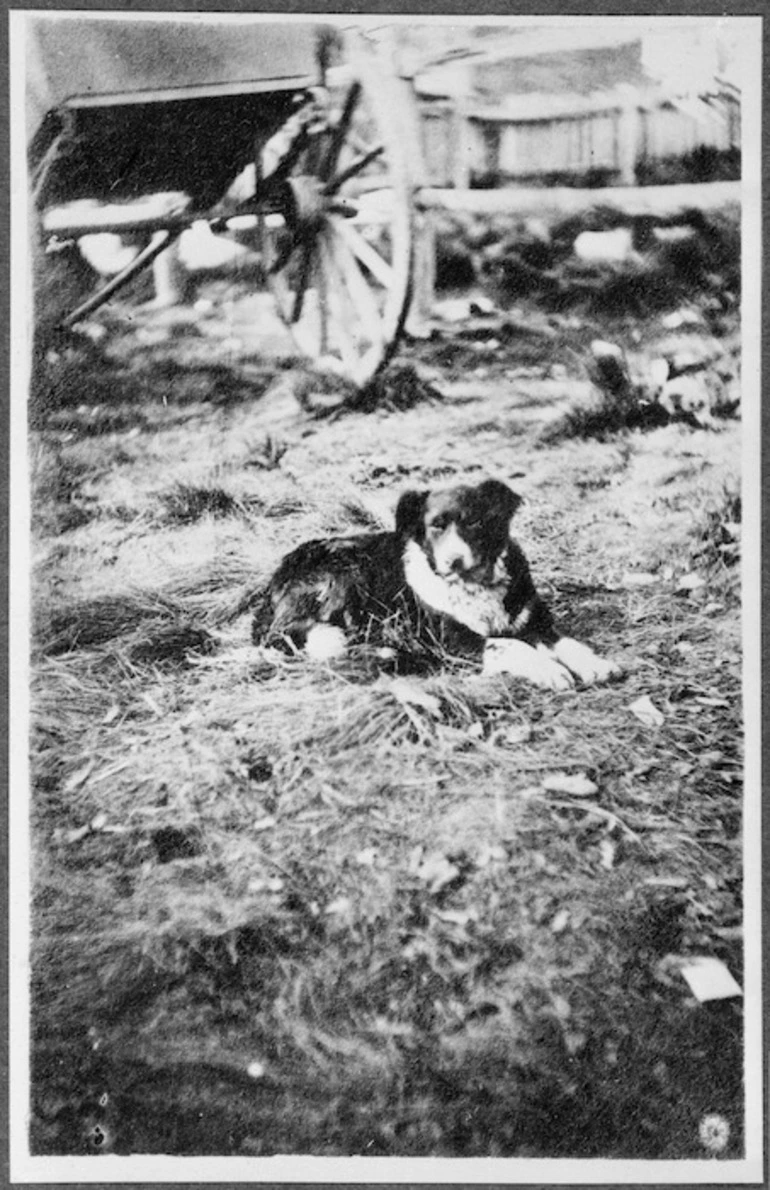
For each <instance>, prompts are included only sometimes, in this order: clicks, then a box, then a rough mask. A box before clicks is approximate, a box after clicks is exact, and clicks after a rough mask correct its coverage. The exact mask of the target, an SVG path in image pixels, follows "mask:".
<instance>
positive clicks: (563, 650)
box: [551, 636, 622, 686]
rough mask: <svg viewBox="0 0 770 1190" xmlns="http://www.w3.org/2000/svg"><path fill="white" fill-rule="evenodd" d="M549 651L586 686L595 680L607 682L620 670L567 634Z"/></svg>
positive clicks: (617, 674)
mask: <svg viewBox="0 0 770 1190" xmlns="http://www.w3.org/2000/svg"><path fill="white" fill-rule="evenodd" d="M551 653H552V654H553V656H554V657H555V658H556V660H557V661H559V662H561V664H562V665H565V666H566V667H567V669H569V670H570V672H571V673H573V674H575V676H576V677H578V678H580V681H581V682H584V683H585V685H586V686H591V685H593V684H594V683H596V682H609V681H610V679H611V678H617V677H619V676H620V674H621V672H622V670H621V668H620V666H619V665H617V664H616V662H614V661H607V660H606V659H605V658H604V657H599V656H598V655H597V654H596V653H594V651H593V649H589V647H588V645H584V644H581V643H580V641H578V640H573V639H572V638H571V637H569V636H563V637H562V638H561V640H558V641H557V642H556V644H555V645H554V646H553V648H552V649H551Z"/></svg>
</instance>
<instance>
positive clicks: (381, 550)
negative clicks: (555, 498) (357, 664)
mask: <svg viewBox="0 0 770 1190" xmlns="http://www.w3.org/2000/svg"><path fill="white" fill-rule="evenodd" d="M520 502H521V501H520V498H519V497H518V496H517V495H516V494H515V493H514V492H512V491H511V490H510V488H508V487H507V486H506V485H505V484H503V483H500V482H499V481H497V480H486V481H485V482H483V483H481V484H479V485H478V486H476V487H467V486H462V487H455V488H450V489H447V490H444V491H439V492H428V491H422V492H406V493H405V494H404V495H403V496H402V497H401V499H400V500H399V502H398V506H397V508H396V527H395V530H394V531H393V532H382V533H368V534H359V535H356V536H353V537H337V538H331V539H329V540H326V541H310V542H307V543H305V544H304V545H300V546H299V547H298V548H297V549H295V550H293V551H292V552H291V553H290V554H288V555H287V557H285V558H284V559H283V561H282V562H281V564H280V566H279V567H278V570H277V571H276V573H275V574H274V575H273V577H272V579H271V580H270V582H269V584H268V586H267V588H266V589H265V591H264V592H263V594H262V597H261V599H260V601H259V604H258V606H257V608H256V612H255V616H254V625H253V639H254V641H255V643H260V644H273V645H275V644H279V645H280V644H283V645H286V644H287V643H289V645H290V646H293V647H294V648H296V649H300V648H302V647H303V646H304V645H306V644H308V648H309V650H310V645H309V642H308V637H309V636H312V633H313V631H314V630H317V629H318V628H319V626H321V625H324V626H328V627H329V628H332V629H336V630H338V636H339V639H340V640H341V641H342V639H343V638H342V634H344V639H345V640H358V641H361V640H364V641H367V642H370V643H373V644H376V645H385V646H388V645H393V644H395V645H396V651H399V646H400V651H402V652H403V650H404V642H405V641H406V642H408V649H412V650H415V651H416V652H418V653H420V652H421V653H423V655H425V654H426V653H430V652H431V651H433V652H434V653H436V654H438V653H439V652H440V650H444V651H446V652H450V653H452V654H456V655H460V656H464V657H471V658H478V659H479V660H482V659H483V660H484V662H485V667H488V668H491V669H493V670H502V671H505V672H512V673H517V674H519V676H524V677H528V678H530V679H531V680H533V681H536V682H538V683H539V684H541V685H550V686H555V687H556V688H561V687H566V686H568V685H571V684H572V682H571V678H570V675H569V672H568V670H570V671H571V672H573V673H576V674H577V676H579V677H581V678H583V680H586V681H595V680H602V679H604V678H606V677H609V676H611V674H612V673H613V672H614V667H613V666H611V665H610V664H609V663H607V662H602V661H601V659H600V658H596V657H595V655H594V654H592V653H591V652H590V650H588V649H587V648H586V646H584V645H578V643H577V642H576V641H569V638H565V637H562V636H561V634H560V633H559V632H558V631H557V629H556V627H555V625H554V622H553V619H552V616H551V613H550V611H549V609H548V607H547V606H546V604H545V603H544V602H543V600H542V599H541V598H540V596H539V595H538V593H537V591H536V589H535V585H534V583H533V581H532V577H531V575H530V572H529V567H528V565H527V561H526V558H525V556H524V554H523V552H522V550H521V548H520V547H519V546H518V545H517V543H516V542H515V541H513V539H512V538H511V536H510V522H511V518H512V517H513V514H514V513H515V511H516V509H517V508H518V506H519V504H520ZM506 641H510V642H513V641H517V642H520V644H519V645H518V646H513V645H511V646H510V647H509V648H507V649H506V647H505V644H504V642H506ZM563 642H567V646H570V647H566V646H565V645H564V644H563ZM501 650H502V651H501ZM546 652H547V653H548V656H545V655H544V654H545V653H546ZM493 653H494V656H495V657H496V658H497V660H492V655H493ZM560 653H561V654H562V656H560ZM567 653H569V658H568V659H565V657H566V654H567ZM506 658H507V660H506ZM576 658H578V659H579V660H578V661H577V662H576V664H574V665H573V664H571V660H572V661H574V660H575V659H576ZM588 658H592V659H593V662H595V663H596V664H592V663H591V662H589V661H588ZM570 659H571V660H570ZM488 663H489V664H488ZM565 667H566V668H565Z"/></svg>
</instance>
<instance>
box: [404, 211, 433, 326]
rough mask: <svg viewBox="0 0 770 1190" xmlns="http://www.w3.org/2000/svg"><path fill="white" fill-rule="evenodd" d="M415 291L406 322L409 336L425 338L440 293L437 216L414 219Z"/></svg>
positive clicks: (422, 215) (421, 214)
mask: <svg viewBox="0 0 770 1190" xmlns="http://www.w3.org/2000/svg"><path fill="white" fill-rule="evenodd" d="M412 276H413V279H414V289H413V291H412V301H411V304H410V306H409V316H408V318H407V320H406V332H407V334H408V335H413V336H414V337H415V338H417V339H420V338H423V337H424V336H425V335H426V334H427V332H428V324H429V322H430V320H431V318H432V316H433V306H434V303H435V290H436V216H435V214H434V212H433V211H430V210H421V209H419V208H418V209H417V211H416V213H415V219H414V261H413V272H412Z"/></svg>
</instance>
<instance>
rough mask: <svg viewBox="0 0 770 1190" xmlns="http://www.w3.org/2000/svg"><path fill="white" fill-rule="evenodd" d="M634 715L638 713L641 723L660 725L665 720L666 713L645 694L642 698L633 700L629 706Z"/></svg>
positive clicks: (648, 725)
mask: <svg viewBox="0 0 770 1190" xmlns="http://www.w3.org/2000/svg"><path fill="white" fill-rule="evenodd" d="M628 709H629V711H630V712H631V714H632V715H636V717H637V719H638V720H639V721H640V723H644V724H646V726H647V727H660V725H661V724H662V723H664V722H665V718H666V717H665V715H664V714H663V712H662V711H659V710H658V708H657V707H656V706H655V703H654V702H653V701H652V699H651V698H648V696H647V695H646V694H645V695H643V696H642V698H637V700H636V702H632V703H631V705H630V707H629V708H628Z"/></svg>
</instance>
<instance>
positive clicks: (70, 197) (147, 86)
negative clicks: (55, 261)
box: [24, 13, 415, 384]
mask: <svg viewBox="0 0 770 1190" xmlns="http://www.w3.org/2000/svg"><path fill="white" fill-rule="evenodd" d="M24 33H25V46H24V52H25V62H26V80H27V121H28V145H29V167H30V185H31V192H32V207H33V209H34V211H35V213H36V217H37V227H38V230H39V233H40V239H39V243H40V247H41V250H42V252H43V256H42V257H41V259H42V260H43V261H44V260H45V254H46V253H47V254H49V255H50V254H52V253H54V252H55V251H56V250H57V249H61V247H62V245H64V244H70V245H71V244H72V243H73V242H74V243H77V241H78V240H79V239H80V238H81V237H83V236H85V235H89V234H93V233H95V232H112V233H116V234H118V235H121V236H123V237H126V242H127V243H129V244H134V245H137V247H136V251H135V256H134V258H133V259H132V260H131V261H130V263H129V264H128V265H126V266H125V267H124V268H122V269H121V271H120V272H119V273H118V274H117V275H116V276H114V277H112V278H111V279H110V280H109V282H108V283H106V284H103V285H102V287H101V288H100V289H99V290H98V291H97V292H94V293H92V294H91V295H90V296H89V297H88V298H87V300H86V301H81V302H80V303H79V304H77V305H76V308H74V309H70V310H68V311H66V312H65V313H64V314H63V315H62V316H61V319H60V320H59V325H62V326H65V327H74V326H76V325H77V324H78V323H79V322H80V321H82V320H83V319H85V318H86V317H87V316H88V315H90V314H91V313H92V312H93V311H94V310H95V309H96V308H97V307H98V306H100V305H101V304H102V303H103V302H105V301H107V300H108V299H109V298H110V297H111V296H112V295H113V294H114V293H116V292H117V291H118V290H119V289H121V287H123V286H124V285H126V284H127V283H128V282H129V281H131V280H132V278H134V277H135V276H136V275H137V273H139V272H140V271H141V270H142V269H144V268H146V267H147V266H148V265H149V264H150V263H151V262H152V261H153V260H155V259H156V258H157V257H158V256H159V255H160V254H161V253H162V252H164V251H166V250H167V249H168V248H169V247H170V245H171V244H173V242H174V241H175V240H176V239H177V238H178V236H179V235H180V234H181V233H182V232H183V231H184V230H185V229H186V228H189V227H191V226H192V224H193V223H195V222H196V221H197V220H206V222H207V223H208V224H209V226H210V227H211V229H212V230H213V231H215V232H216V233H218V234H221V235H233V234H235V230H234V229H235V228H239V229H241V231H240V234H241V236H242V229H243V226H244V224H249V223H251V225H252V233H251V243H252V247H253V249H254V251H255V253H256V254H257V255H258V257H259V259H260V260H261V263H262V268H261V273H262V275H263V277H264V278H265V281H266V283H267V285H268V286H269V287H270V289H271V290H272V292H273V294H274V296H275V300H276V304H277V308H278V310H279V312H280V314H281V316H282V318H283V319H284V320H285V322H286V323H287V325H288V327H289V328H290V330H291V332H292V334H293V336H294V339H295V341H296V344H297V346H298V347H299V349H300V350H301V352H302V353H303V354H304V355H306V356H307V357H309V359H311V360H312V361H313V362H314V363H316V364H317V365H319V366H321V367H324V368H329V369H333V370H336V371H337V372H339V373H341V374H343V375H345V376H346V377H348V378H349V379H350V380H352V381H354V382H356V383H358V384H363V383H365V382H366V381H367V380H369V379H370V378H371V377H372V376H373V375H374V374H375V373H376V372H377V370H378V369H379V368H381V367H382V365H383V364H384V363H385V362H386V361H387V359H388V358H389V357H390V356H391V355H392V353H393V351H394V349H395V347H396V344H397V342H398V338H399V335H400V333H401V330H402V328H403V325H404V321H405V319H406V315H407V310H408V305H409V299H410V294H411V289H412V271H413V270H412V262H413V237H412V231H413V202H412V199H413V189H414V186H413V184H412V182H411V181H410V178H409V165H408V163H409V160H410V141H411V140H412V138H414V136H415V124H414V117H413V112H412V111H411V110H410V98H409V86H408V83H407V82H406V81H405V80H404V79H403V78H402V77H400V75H399V73H398V71H397V70H396V69H395V68H394V65H393V58H392V56H391V55H390V54H388V53H386V52H385V51H384V50H383V46H382V44H381V43H379V42H378V40H377V39H376V38H375V37H374V36H373V35H372V34H371V33H367V32H366V31H362V30H345V31H343V30H341V29H340V28H338V27H333V26H328V27H321V28H319V27H317V26H312V25H310V24H309V23H307V22H287V23H283V24H281V23H277V22H273V21H270V20H262V19H258V18H255V17H253V16H251V17H249V18H246V17H234V16H230V17H222V16H215V15H214V14H200V15H197V16H185V17H179V18H176V17H173V18H172V17H165V18H157V17H153V18H151V17H149V16H144V15H141V14H137V15H135V16H131V17H126V16H125V14H120V15H108V14H100V15H98V16H96V15H84V14H68V15H64V14H41V13H36V14H35V15H34V16H32V15H30V16H28V17H27V18H26V21H25V24H24ZM38 271H41V270H38ZM42 274H43V276H45V269H43V270H42Z"/></svg>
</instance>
